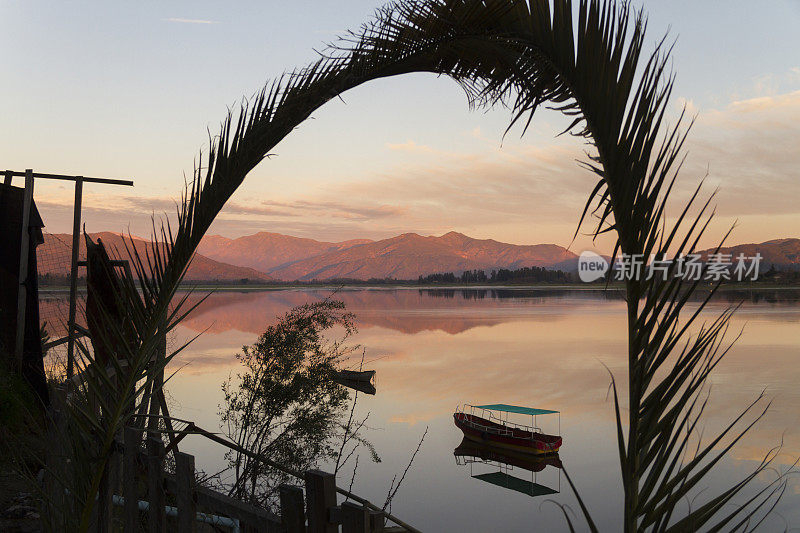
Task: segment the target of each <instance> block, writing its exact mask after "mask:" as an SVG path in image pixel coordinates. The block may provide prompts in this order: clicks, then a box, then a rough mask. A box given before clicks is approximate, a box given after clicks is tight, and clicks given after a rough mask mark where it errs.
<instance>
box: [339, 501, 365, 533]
mask: <svg viewBox="0 0 800 533" xmlns="http://www.w3.org/2000/svg"><path fill="white" fill-rule="evenodd" d="M342 533H371V530H370V528H369V510H368V509H367V508H366V507H364V506H363V505H358V504H357V503H354V502H344V503H343V504H342Z"/></svg>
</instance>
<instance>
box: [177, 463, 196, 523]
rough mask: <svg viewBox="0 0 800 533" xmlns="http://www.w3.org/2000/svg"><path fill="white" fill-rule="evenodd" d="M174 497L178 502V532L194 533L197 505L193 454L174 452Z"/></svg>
mask: <svg viewBox="0 0 800 533" xmlns="http://www.w3.org/2000/svg"><path fill="white" fill-rule="evenodd" d="M175 483H176V491H175V499H176V502H177V504H178V533H194V531H195V524H196V523H197V522H196V518H197V505H196V504H195V500H194V456H193V455H189V454H188V453H176V454H175Z"/></svg>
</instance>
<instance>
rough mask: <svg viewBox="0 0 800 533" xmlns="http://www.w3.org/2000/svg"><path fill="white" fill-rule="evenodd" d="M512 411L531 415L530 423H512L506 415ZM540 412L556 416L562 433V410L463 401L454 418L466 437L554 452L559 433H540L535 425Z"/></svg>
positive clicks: (536, 451) (524, 449) (513, 447)
mask: <svg viewBox="0 0 800 533" xmlns="http://www.w3.org/2000/svg"><path fill="white" fill-rule="evenodd" d="M512 413H513V414H519V415H527V416H530V417H531V425H526V424H520V423H516V422H511V421H510V420H509V414H512ZM542 415H558V432H559V433H560V432H561V413H559V412H558V411H553V410H550V409H537V408H534V407H521V406H517V405H508V404H503V403H496V404H487V405H470V404H464V405H463V406H462V407H459V408H457V409H456V412H455V413H453V420H454V422H455V425H456V427H458V428H459V429H460V430H461V431H462V432H463V433H464V436H465V437H466V438H468V439H470V440H473V441H476V442H480V443H486V444H491V445H493V446H498V447H500V448H505V449H509V450H516V451H520V452H525V453H532V454H551V453H556V452H558V450H559V448H561V444H562V439H561V437H560V436H559V435H548V434H546V433H544V432H542V430H541V429H540V428H539V426H538V425H537V419H538V417H539V416H542Z"/></svg>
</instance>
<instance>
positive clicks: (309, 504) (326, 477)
mask: <svg viewBox="0 0 800 533" xmlns="http://www.w3.org/2000/svg"><path fill="white" fill-rule="evenodd" d="M305 481H306V509H307V513H306V514H307V516H308V530H309V532H310V533H337V532H338V530H339V526H337V525H336V524H333V523H331V522H330V520H329V512H330V511H331V510H332V509H333V508H334V507H336V476H334V475H333V474H329V473H327V472H322V471H321V470H309V471H307V472H306V474H305Z"/></svg>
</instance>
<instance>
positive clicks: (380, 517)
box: [369, 509, 386, 533]
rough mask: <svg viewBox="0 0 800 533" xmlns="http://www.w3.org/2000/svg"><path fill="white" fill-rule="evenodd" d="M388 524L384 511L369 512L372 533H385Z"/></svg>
mask: <svg viewBox="0 0 800 533" xmlns="http://www.w3.org/2000/svg"><path fill="white" fill-rule="evenodd" d="M385 524H386V516H385V515H384V514H383V512H382V511H373V510H371V509H370V511H369V528H370V529H369V531H370V533H383V528H384V525H385Z"/></svg>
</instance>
